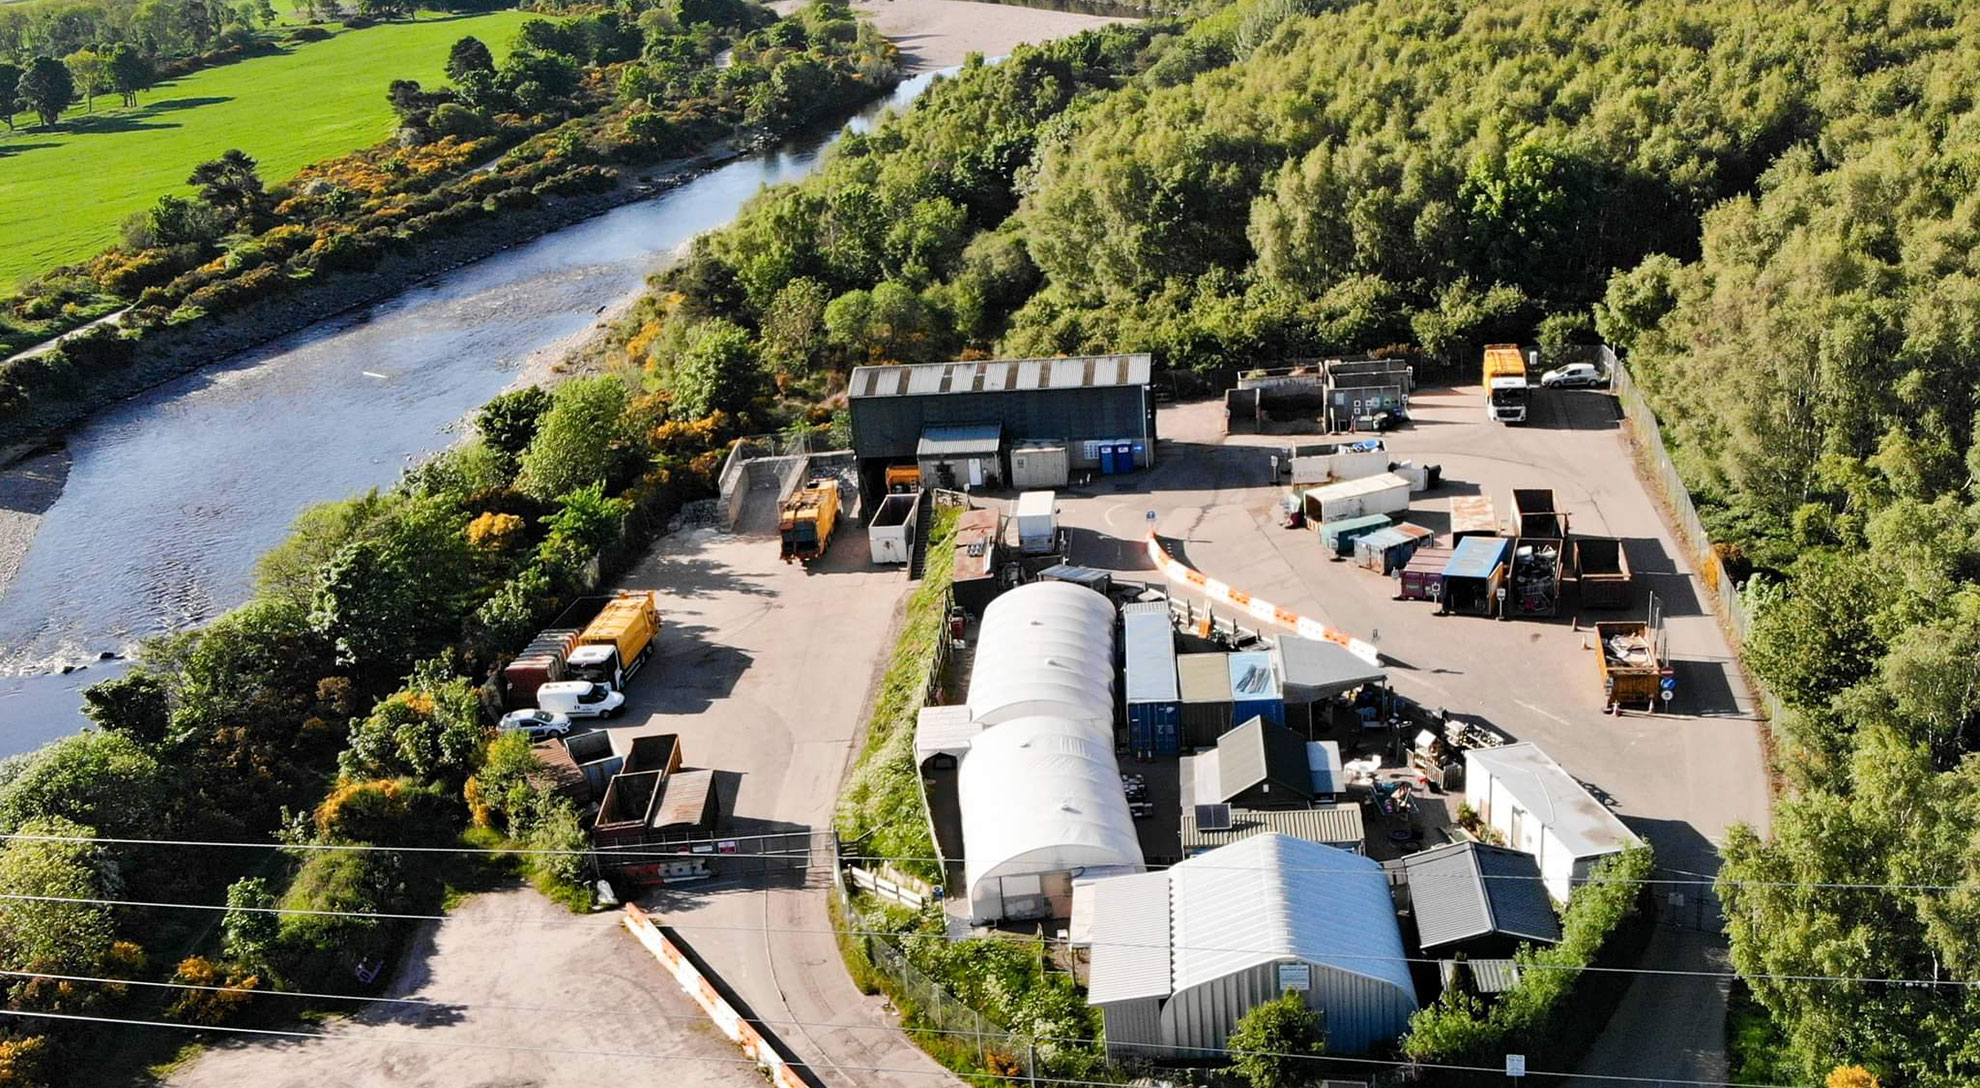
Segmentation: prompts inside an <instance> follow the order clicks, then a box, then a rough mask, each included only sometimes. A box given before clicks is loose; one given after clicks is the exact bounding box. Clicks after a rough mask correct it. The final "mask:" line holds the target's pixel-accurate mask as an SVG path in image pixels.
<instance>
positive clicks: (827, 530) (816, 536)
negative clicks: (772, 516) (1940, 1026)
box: [777, 478, 839, 563]
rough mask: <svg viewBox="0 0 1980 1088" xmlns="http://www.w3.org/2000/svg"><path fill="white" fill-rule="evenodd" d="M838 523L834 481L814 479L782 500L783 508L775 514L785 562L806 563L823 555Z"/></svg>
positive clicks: (836, 488) (837, 485)
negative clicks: (833, 528)
mask: <svg viewBox="0 0 1980 1088" xmlns="http://www.w3.org/2000/svg"><path fill="white" fill-rule="evenodd" d="M838 520H839V481H837V480H834V479H830V478H827V479H822V480H813V481H811V482H810V483H808V484H806V485H804V487H802V488H800V489H799V490H798V492H797V493H796V494H795V495H792V496H791V497H790V498H788V499H786V500H784V507H783V509H782V510H780V511H778V515H777V534H778V536H779V537H781V538H782V547H783V556H784V562H786V563H789V562H791V561H793V560H796V561H798V562H801V563H809V562H811V561H812V560H814V559H816V558H818V557H819V556H821V555H824V554H825V549H826V548H827V547H829V546H830V545H831V543H832V527H833V526H834V525H835V524H836V523H837V522H838Z"/></svg>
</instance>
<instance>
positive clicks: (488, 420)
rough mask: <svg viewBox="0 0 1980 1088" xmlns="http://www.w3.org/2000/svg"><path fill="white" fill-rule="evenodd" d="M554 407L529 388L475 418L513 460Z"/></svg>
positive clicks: (477, 425)
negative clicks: (545, 414) (545, 415)
mask: <svg viewBox="0 0 1980 1088" xmlns="http://www.w3.org/2000/svg"><path fill="white" fill-rule="evenodd" d="M462 40H463V41H473V40H474V39H472V38H464V39H462ZM550 404H551V399H550V393H549V391H548V390H546V389H544V388H543V387H542V386H540V385H525V386H523V387H522V388H521V389H517V390H513V391H511V392H507V393H503V394H502V395H501V396H498V397H496V398H495V399H494V400H491V401H489V402H488V403H487V404H484V405H482V406H481V411H480V413H479V414H477V415H476V416H475V417H474V426H475V429H476V430H478V431H480V432H481V437H482V439H483V440H485V441H486V442H487V443H488V444H489V445H490V446H493V447H495V448H496V449H498V450H500V451H502V452H503V453H504V454H507V455H508V456H509V457H511V458H515V457H519V456H521V455H522V452H523V451H524V450H526V449H528V448H529V443H530V440H531V439H533V438H535V437H536V425H537V423H538V422H539V421H541V420H542V418H543V413H545V412H547V411H549V410H550Z"/></svg>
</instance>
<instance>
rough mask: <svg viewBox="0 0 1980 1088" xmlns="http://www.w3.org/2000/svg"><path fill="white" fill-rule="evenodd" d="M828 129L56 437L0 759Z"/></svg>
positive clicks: (783, 177)
mask: <svg viewBox="0 0 1980 1088" xmlns="http://www.w3.org/2000/svg"><path fill="white" fill-rule="evenodd" d="M934 75H935V73H928V74H924V75H920V76H916V77H914V78H912V79H909V80H907V81H905V82H903V83H902V84H901V85H900V86H899V87H898V88H897V89H896V90H895V91H894V92H893V93H892V94H891V95H890V96H889V97H888V98H886V99H884V100H882V101H879V102H876V103H874V104H872V105H871V106H869V107H867V108H866V109H864V110H862V111H861V112H860V113H859V115H858V116H857V117H855V118H854V119H853V120H852V122H851V125H850V127H852V128H853V129H855V130H857V131H864V130H866V129H868V128H871V127H872V125H873V123H874V122H875V121H876V120H877V119H878V117H879V116H880V114H882V113H883V112H885V111H886V110H888V109H892V108H897V107H900V106H902V105H905V104H906V103H907V102H909V101H911V100H912V99H913V98H914V97H915V96H916V95H917V94H919V93H920V92H921V91H922V90H923V89H925V88H926V87H927V86H928V83H929V81H930V80H931V79H932V78H933V77H934ZM838 131H839V130H837V129H834V130H831V131H821V132H813V133H809V134H805V135H801V136H798V137H794V138H793V139H791V140H790V141H788V142H786V143H785V144H783V145H781V146H780V147H778V148H776V149H774V150H772V151H767V152H764V153H762V154H757V155H751V156H748V157H746V158H742V159H738V160H736V161H735V162H732V163H729V164H727V165H725V166H722V167H719V168H717V169H715V170H712V171H710V172H709V173H707V174H705V175H703V176H701V177H699V178H696V179H695V180H693V181H691V182H688V183H687V184H685V185H682V186H680V187H678V188H675V189H673V190H671V191H669V192H667V193H663V194H661V195H659V196H656V197H654V198H652V199H650V200H645V201H641V202H639V203H636V204H628V205H626V206H624V207H621V208H618V209H616V210H614V211H612V212H609V213H607V214H605V215H602V216H599V217H598V218H596V219H591V220H588V221H586V222H583V223H579V224H577V225H575V226H571V227H568V228H565V229H563V230H560V231H557V232H555V233H552V234H547V235H544V236H543V237H541V238H538V239H536V240H534V241H531V242H528V243H525V244H523V245H520V246H517V247H516V248H515V249H512V250H509V251H507V252H504V253H501V254H498V255H496V256H494V257H490V258H488V259H487V260H483V261H480V262H477V263H475V264H471V265H466V266H464V267H462V268H460V269H457V270H455V271H453V272H450V273H447V274H445V275H443V276H440V277H437V278H436V279H434V280H431V281H429V282H427V283H424V284H421V285H419V286H417V287H414V288H412V289H411V290H408V291H406V292H404V293H403V294H400V295H397V296H394V297H393V298H391V299H388V300H386V301H384V302H381V303H378V304H376V305H374V306H371V307H369V308H366V309H365V310H363V311H360V312H356V313H352V314H349V315H345V316H343V317H339V318H335V319H332V320H330V321H326V322H323V323H321V324H318V325H313V326H311V327H309V328H307V329H304V330H303V331H301V332H299V333H296V334H294V335H292V336H288V337H284V338H283V339H281V340H278V341H275V342H273V343H271V344H269V345H266V346H264V347H262V348H259V349H257V350H254V351H251V352H246V353H243V354H241V355H239V356H235V357H233V358H231V359H227V360H225V361H223V362H220V363H216V364H214V365H212V366H209V367H207V368H206V369H204V370H202V371H200V372H199V373H197V374H194V375H190V376H188V377H185V378H182V379H179V380H177V381H174V382H171V383H169V384H167V385H163V386H160V387H159V388H157V389H155V390H152V391H151V392H149V393H146V394H143V395H141V396H139V397H136V398H133V399H131V400H129V401H125V402H123V403H121V404H118V405H116V406H115V407H113V408H111V409H109V410H107V411H105V412H103V413H101V414H99V415H98V416H96V417H95V418H94V419H92V420H91V421H90V422H88V423H87V424H85V425H84V426H83V427H82V428H81V429H80V430H79V431H78V432H76V433H75V434H73V435H72V436H71V437H70V439H69V443H68V446H69V454H70V457H71V461H72V464H71V467H70V470H69V477H68V482H67V485H66V487H65V488H64V489H63V491H62V495H61V497H60V498H59V499H57V500H56V501H55V503H54V505H53V506H51V507H50V508H49V509H48V511H47V513H46V514H45V516H44V519H43V521H42V524H41V528H40V531H39V533H38V534H37V535H36V537H35V540H34V544H33V546H32V548H30V549H29V551H28V554H27V556H26V558H25V559H24V560H23V561H22V564H21V568H20V572H19V574H18V575H17V576H16V577H15V579H14V582H13V584H12V585H11V586H9V587H8V589H7V593H6V596H5V597H4V598H0V714H3V715H4V716H3V717H0V755H8V754H13V753H17V752H22V751H27V750H29V749H32V748H36V747H39V746H40V745H42V744H44V743H46V742H48V741H49V740H53V739H55V738H57V737H61V736H65V735H67V734H69V733H72V732H74V731H76V730H77V729H78V728H80V727H81V725H82V724H83V719H82V717H81V711H80V707H81V705H82V697H81V690H82V688H83V687H86V686H87V685H89V684H92V683H95V682H97V681H99V680H103V679H106V678H108V677H109V676H112V675H115V673H116V671H117V670H118V669H119V668H120V667H121V666H120V664H119V663H118V662H116V661H99V660H98V657H99V655H100V654H102V653H104V652H113V653H122V652H125V651H127V650H129V649H130V647H131V646H133V645H134V644H135V643H136V642H137V640H138V639H140V638H143V637H144V636H146V635H151V634H157V633H159V632H163V631H168V630H172V629H175V628H180V627H184V626H187V625H190V624H195V623H199V622H202V621H204V620H208V619H212V618H213V617H215V616H217V615H219V614H220V613H222V612H224V611H226V610H227V609H229V608H231V607H233V606H235V605H237V604H239V603H241V602H242V601H244V600H246V599H247V597H248V596H249V594H250V592H251V591H252V589H253V584H254V564H255V560H256V559H257V558H258V557H259V556H260V555H261V554H262V553H263V552H265V551H267V550H268V549H269V548H271V547H273V546H274V545H276V544H277V543H280V542H281V540H282V538H283V537H284V535H285V534H286V532H287V530H288V527H289V525H290V523H291V522H292V521H293V520H294V519H295V516H296V514H297V513H298V512H300V511H301V510H302V509H303V508H304V507H305V506H308V505H309V504H311V503H314V502H320V501H323V500H326V499H335V498H342V497H344V496H348V495H352V494H356V493H358V492H361V491H364V490H365V489H367V488H373V487H385V486H389V485H390V484H391V483H392V482H393V481H395V480H397V479H398V477H399V474H400V471H401V470H402V468H403V467H404V466H406V465H407V464H408V463H411V462H415V461H417V460H418V459H420V458H421V457H422V456H423V455H426V454H429V453H431V452H433V451H435V450H438V449H442V448H444V447H445V446H447V445H448V444H450V443H451V442H453V440H454V438H455V437H456V435H457V433H458V428H459V424H460V421H461V420H462V419H463V418H464V417H465V416H466V415H467V414H468V413H470V412H472V411H473V410H474V409H475V408H477V407H478V406H480V405H481V404H482V403H483V402H485V401H486V400H488V398H489V397H491V396H494V395H495V394H496V393H498V392H500V391H501V390H502V389H503V388H504V387H505V386H507V385H509V384H510V383H511V382H513V381H514V380H515V378H516V375H517V372H518V367H519V366H520V364H521V363H522V361H523V360H524V359H525V358H527V357H528V356H529V355H530V353H531V352H533V351H536V350H538V349H540V348H544V347H547V346H550V345H553V344H556V343H557V342H558V341H560V340H563V339H565V338H567V337H570V336H572V335H573V334H576V333H580V332H582V331H583V330H584V329H585V328H586V327H587V326H588V325H590V324H591V323H592V322H593V321H594V320H596V314H597V312H598V311H599V310H600V309H601V308H602V307H605V306H609V305H611V304H612V303H614V302H616V301H619V300H620V299H622V298H624V297H625V296H627V295H628V294H630V293H633V292H636V291H638V290H639V289H640V288H641V286H642V285H643V283H644V282H645V279H646V277H647V276H648V275H649V274H650V273H651V272H652V271H653V270H654V269H655V267H656V266H657V265H658V264H659V263H660V262H661V261H662V260H663V259H664V258H666V257H667V256H668V255H670V254H673V253H675V252H677V251H678V250H680V248H681V247H682V246H684V245H685V244H686V243H687V242H688V241H689V240H690V239H692V238H693V237H694V236H695V235H697V234H700V233H701V232H703V231H706V230H708V229H710V228H713V227H717V226H720V225H722V224H724V223H726V222H728V221H729V220H730V219H732V218H734V216H735V214H736V212H737V210H738V209H739V208H740V207H741V206H742V205H743V203H744V202H745V201H747V200H748V199H749V198H750V197H752V196H754V195H755V194H756V193H757V191H758V190H759V189H760V188H761V187H762V186H764V185H767V184H777V183H779V182H789V181H794V180H796V179H798V178H801V177H803V176H804V175H806V174H808V173H810V172H811V171H812V170H813V169H815V168H816V167H817V165H818V163H819V160H820V157H821V155H822V153H823V152H824V150H825V148H826V147H828V146H830V144H832V143H833V142H834V141H836V139H837V138H838ZM78 665H81V666H83V667H81V668H75V669H74V671H72V672H69V673H67V674H66V675H65V674H63V673H62V671H61V670H62V669H63V668H64V667H74V666H78Z"/></svg>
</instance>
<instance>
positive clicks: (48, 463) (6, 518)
mask: <svg viewBox="0 0 1980 1088" xmlns="http://www.w3.org/2000/svg"><path fill="white" fill-rule="evenodd" d="M68 478H69V452H68V451H67V450H65V449H62V448H61V447H56V448H54V449H50V450H44V451H42V452H40V453H35V454H31V455H29V456H27V457H24V458H22V459H21V460H19V461H16V462H14V463H13V464H11V465H7V466H6V467H5V468H0V593H5V592H7V586H8V585H10V584H12V582H13V581H14V575H15V574H16V573H18V572H19V571H20V569H21V560H23V559H25V558H27V551H28V545H30V544H32V543H34V534H35V531H36V530H37V529H40V528H41V515H42V514H44V513H46V512H47V511H48V508H49V507H50V506H53V505H55V500H56V499H58V498H60V497H61V495H62V485H63V484H64V483H65V482H67V481H68Z"/></svg>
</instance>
